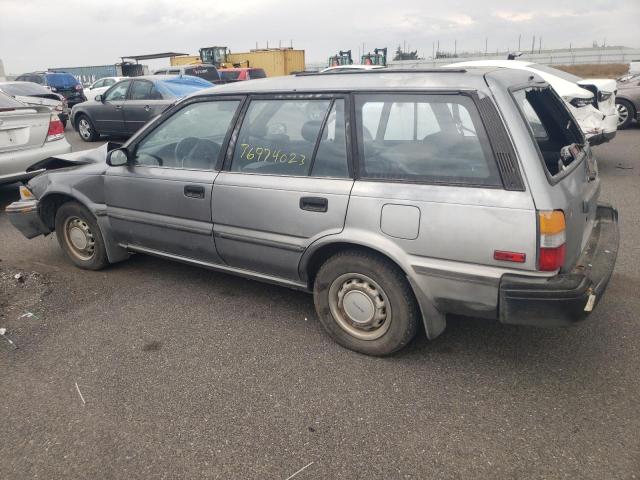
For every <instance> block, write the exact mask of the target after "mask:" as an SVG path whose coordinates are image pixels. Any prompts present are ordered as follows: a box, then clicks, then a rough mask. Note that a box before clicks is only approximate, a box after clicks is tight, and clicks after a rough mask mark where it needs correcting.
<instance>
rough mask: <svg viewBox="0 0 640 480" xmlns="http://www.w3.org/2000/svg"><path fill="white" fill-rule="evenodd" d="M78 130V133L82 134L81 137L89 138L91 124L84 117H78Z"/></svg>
mask: <svg viewBox="0 0 640 480" xmlns="http://www.w3.org/2000/svg"><path fill="white" fill-rule="evenodd" d="M78 131H79V132H80V135H82V138H89V137H90V136H91V125H89V122H88V121H87V120H86V119H84V118H82V119H80V121H79V122H78Z"/></svg>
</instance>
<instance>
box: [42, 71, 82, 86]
mask: <svg viewBox="0 0 640 480" xmlns="http://www.w3.org/2000/svg"><path fill="white" fill-rule="evenodd" d="M78 83H80V82H78V80H76V77H74V76H73V75H71V74H70V73H47V85H49V86H50V87H55V88H73V87H75V86H76V85H77V84H78Z"/></svg>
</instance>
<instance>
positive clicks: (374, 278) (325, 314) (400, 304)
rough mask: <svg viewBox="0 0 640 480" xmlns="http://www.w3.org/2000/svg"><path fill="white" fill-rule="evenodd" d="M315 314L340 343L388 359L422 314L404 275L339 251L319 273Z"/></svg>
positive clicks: (367, 256) (377, 259) (380, 260)
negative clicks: (385, 356) (384, 356)
mask: <svg viewBox="0 0 640 480" xmlns="http://www.w3.org/2000/svg"><path fill="white" fill-rule="evenodd" d="M313 293H314V301H315V306H316V311H317V313H318V316H319V318H320V322H321V323H322V325H323V327H324V328H325V330H326V331H327V332H328V333H329V335H331V337H333V339H334V340H335V341H336V342H338V343H339V344H340V345H342V346H344V347H346V348H349V349H351V350H355V351H357V352H361V353H365V354H367V355H379V356H382V355H389V354H391V353H393V352H395V351H397V350H400V349H401V348H402V347H404V346H405V345H407V344H408V343H409V342H410V341H411V339H412V338H413V337H414V336H415V334H416V332H417V331H418V325H419V321H420V310H419V308H418V305H417V303H416V299H415V297H414V295H413V291H412V290H411V287H410V286H409V283H408V282H407V280H406V278H405V275H404V274H403V272H402V271H401V270H400V269H399V268H398V267H397V266H396V265H395V264H393V263H392V262H391V261H390V260H388V259H386V258H384V257H382V256H379V255H376V254H374V253H369V252H364V251H346V252H341V253H338V254H336V255H334V256H333V257H331V258H329V259H328V260H327V261H326V262H325V263H324V264H323V265H322V266H321V267H320V270H319V271H318V274H317V276H316V279H315V284H314V291H313Z"/></svg>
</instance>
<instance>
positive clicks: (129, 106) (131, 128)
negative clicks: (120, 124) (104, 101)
mask: <svg viewBox="0 0 640 480" xmlns="http://www.w3.org/2000/svg"><path fill="white" fill-rule="evenodd" d="M170 101H171V100H167V99H164V98H163V97H162V94H161V93H160V92H159V91H158V90H157V89H156V87H155V84H154V83H153V82H151V81H149V80H134V81H133V85H131V88H130V89H129V94H128V98H127V101H126V103H125V104H124V106H123V110H124V123H125V128H126V130H127V133H130V134H134V133H136V132H137V131H138V130H140V128H142V126H143V125H144V124H145V123H147V122H148V121H149V120H151V119H152V118H153V117H155V116H156V115H158V114H160V113H162V111H163V110H164V109H165V108H166V107H167V105H168V104H169V103H170Z"/></svg>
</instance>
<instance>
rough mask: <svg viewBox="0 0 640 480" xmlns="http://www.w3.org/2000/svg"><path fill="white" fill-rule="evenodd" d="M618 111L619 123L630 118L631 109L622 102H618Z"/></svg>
mask: <svg viewBox="0 0 640 480" xmlns="http://www.w3.org/2000/svg"><path fill="white" fill-rule="evenodd" d="M616 112H617V113H618V125H622V124H623V123H624V122H626V121H627V118H629V109H628V108H627V107H625V106H624V105H622V104H621V103H616Z"/></svg>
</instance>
